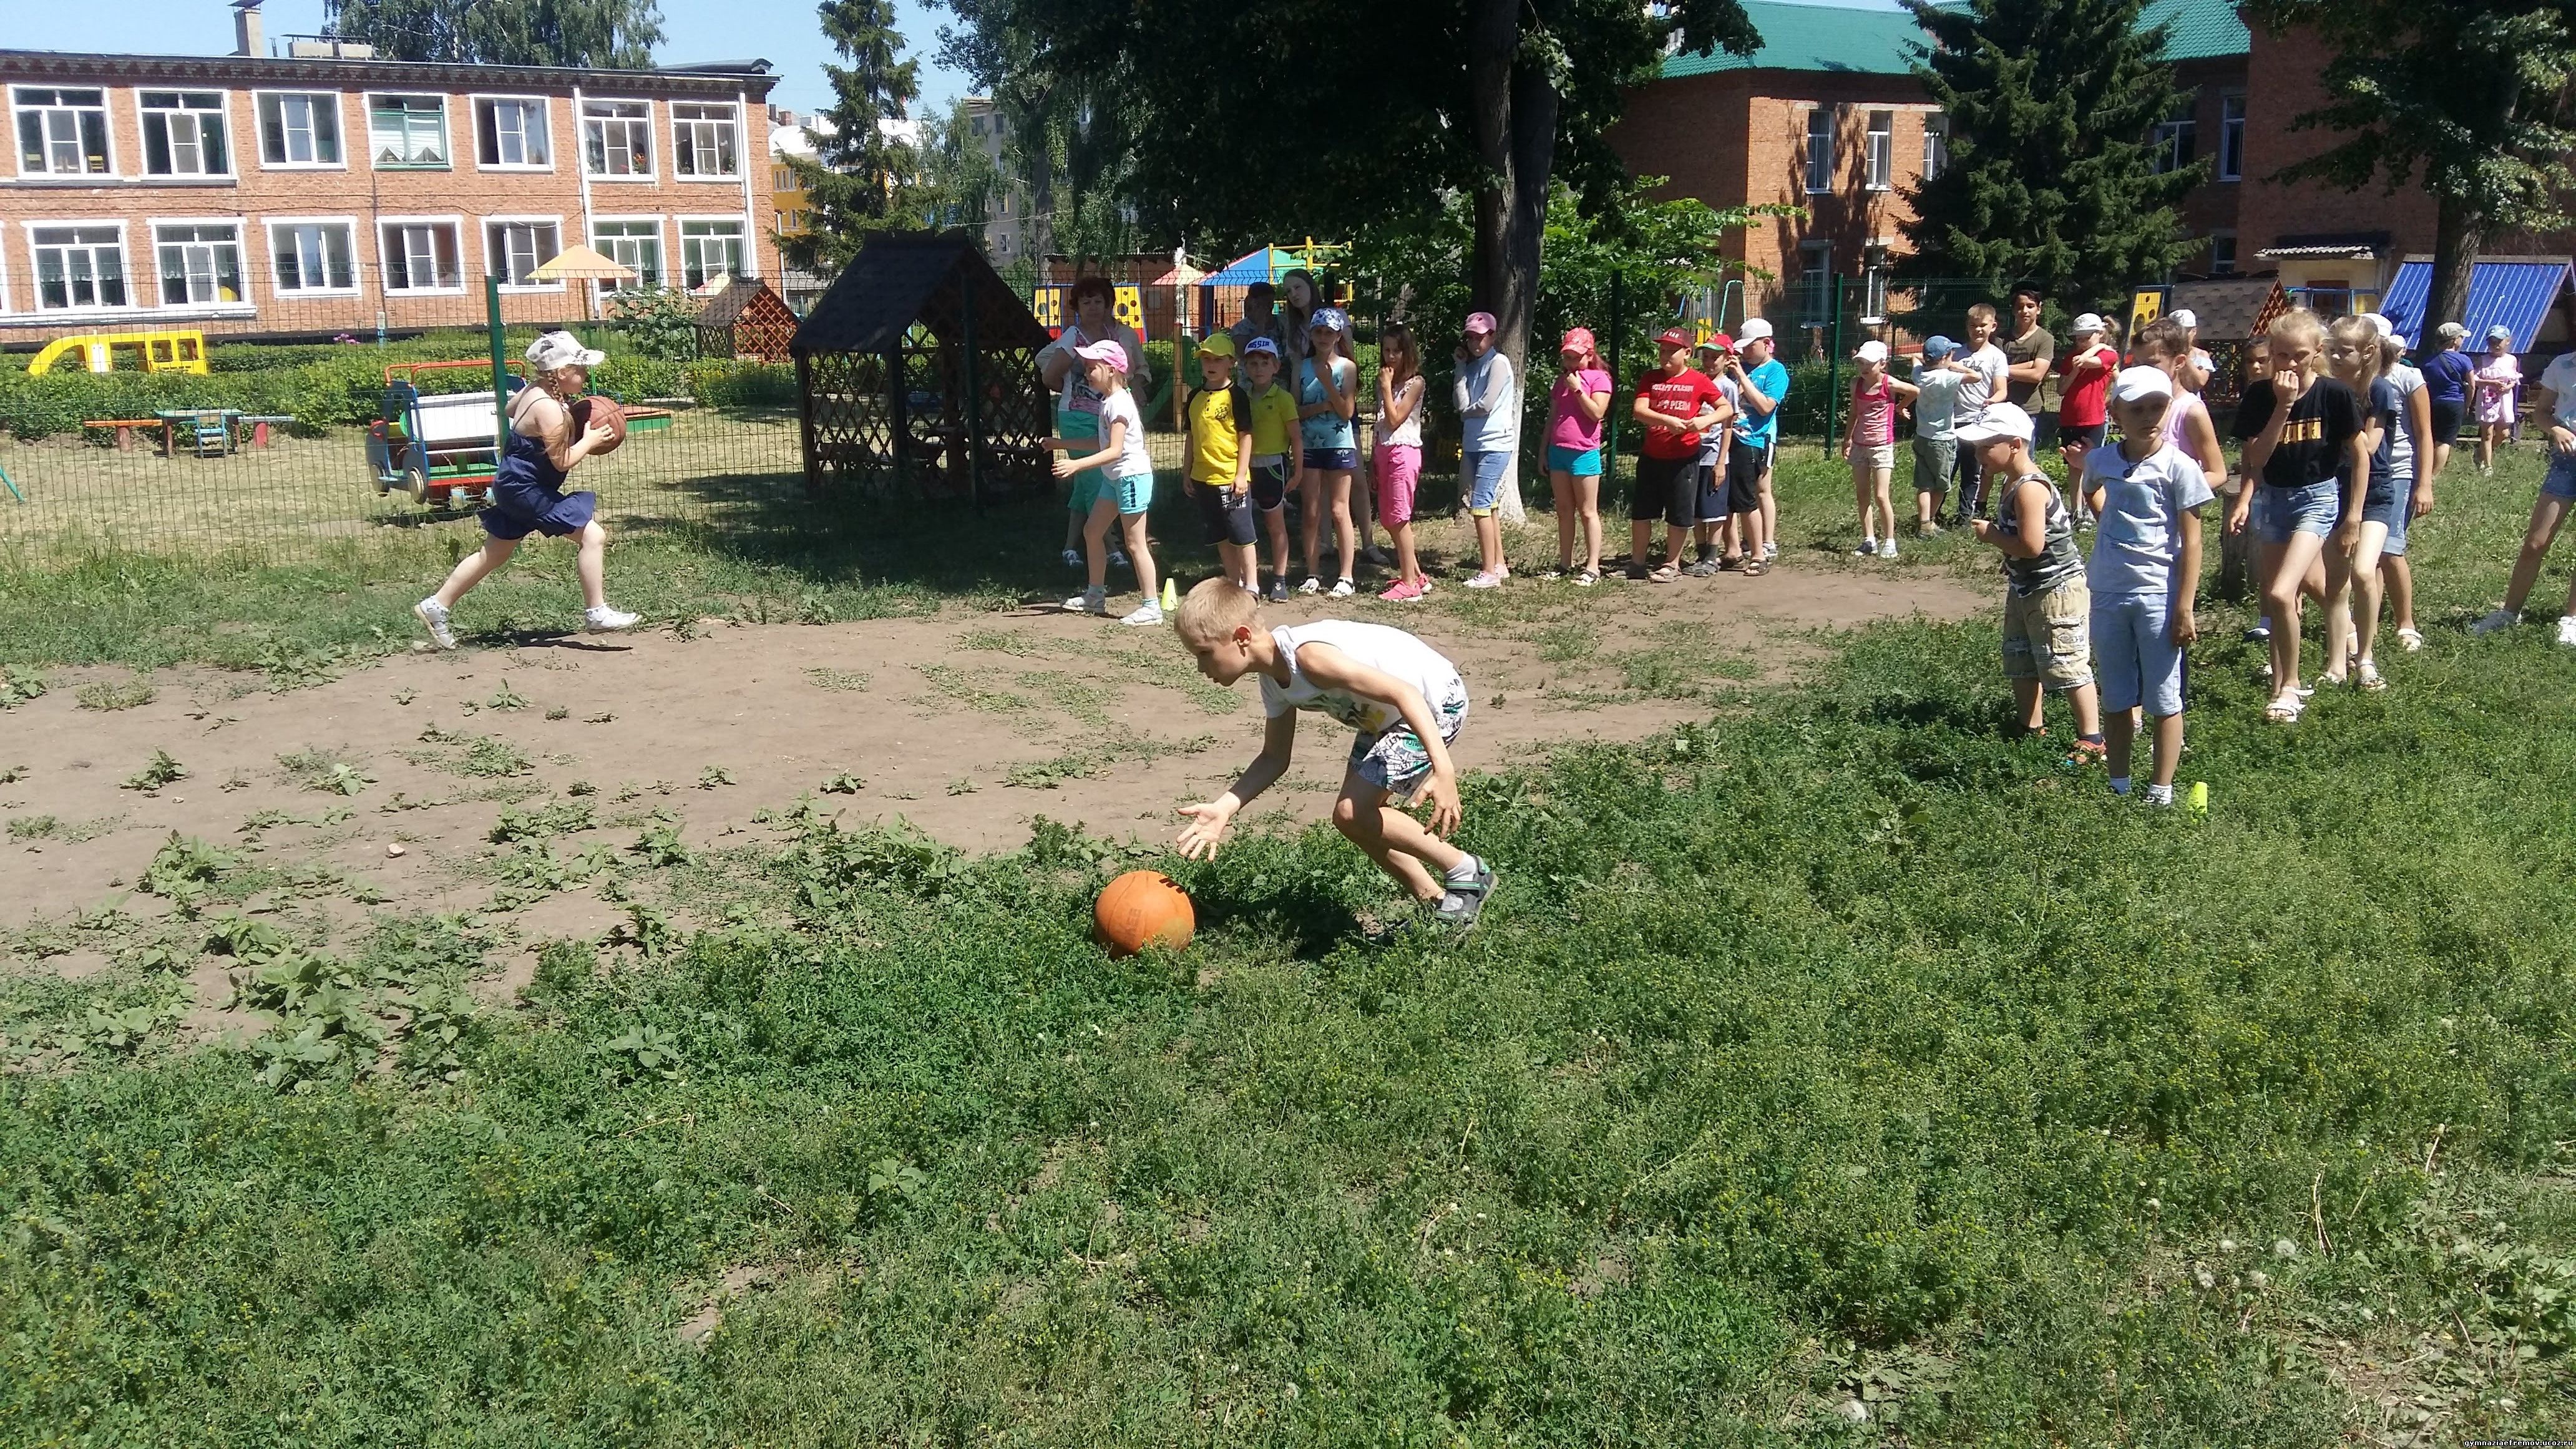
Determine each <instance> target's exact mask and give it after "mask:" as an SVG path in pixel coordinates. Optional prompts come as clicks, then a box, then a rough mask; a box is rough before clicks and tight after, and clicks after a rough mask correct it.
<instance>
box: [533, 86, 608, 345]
mask: <svg viewBox="0 0 2576 1449" xmlns="http://www.w3.org/2000/svg"><path fill="white" fill-rule="evenodd" d="M546 104H548V105H553V104H554V102H552V101H551V100H550V101H548V102H547V103H546ZM572 171H573V175H574V176H576V177H578V178H580V180H581V244H582V245H583V246H588V245H590V225H591V223H590V153H589V152H588V151H587V150H586V149H584V134H583V131H582V119H581V83H580V82H578V81H575V82H574V83H573V88H572ZM564 285H566V286H568V287H584V288H588V287H595V286H597V285H599V284H598V283H596V282H586V281H583V280H582V279H581V278H579V277H567V278H565V279H564ZM590 301H591V299H590V298H588V297H583V298H582V299H581V315H582V317H583V318H584V320H587V319H588V318H589V316H590Z"/></svg>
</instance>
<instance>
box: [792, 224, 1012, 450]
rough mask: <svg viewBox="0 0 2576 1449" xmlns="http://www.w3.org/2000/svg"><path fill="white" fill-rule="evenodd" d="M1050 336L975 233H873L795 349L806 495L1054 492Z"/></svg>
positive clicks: (814, 313)
mask: <svg viewBox="0 0 2576 1449" xmlns="http://www.w3.org/2000/svg"><path fill="white" fill-rule="evenodd" d="M1048 341H1049V339H1048V337H1047V333H1046V329H1045V328H1044V327H1041V326H1039V325H1038V320H1037V318H1036V317H1035V316H1033V315H1031V314H1030V312H1029V309H1028V305H1027V304H1026V303H1024V302H1022V301H1021V300H1020V298H1019V296H1018V295H1017V294H1016V293H1014V292H1013V291H1012V290H1011V288H1010V284H1009V283H1006V282H1004V281H1003V280H1002V278H1001V276H1000V274H998V273H996V272H995V271H994V270H993V268H992V265H991V264H990V263H989V262H986V261H985V260H984V254H983V253H982V252H981V251H979V250H978V249H977V248H976V246H975V243H974V241H973V240H972V239H971V238H970V237H969V236H968V234H967V233H965V232H962V231H946V232H888V233H884V234H881V235H878V236H875V237H871V238H870V239H869V240H868V243H867V245H866V247H865V249H863V250H862V251H861V252H860V253H859V255H858V257H857V258H856V259H855V260H853V261H852V262H851V263H850V265H849V266H848V267H847V268H846V269H844V270H843V271H842V273H841V275H840V276H839V277H838V278H837V279H835V280H834V281H833V283H832V286H831V288H830V290H828V291H826V292H825V293H824V294H823V296H822V299H821V300H820V301H818V302H816V303H815V304H814V310H813V311H812V312H811V313H809V314H808V315H807V316H806V318H805V320H804V322H803V323H802V324H801V325H800V326H798V327H797V329H796V335H795V338H794V340H793V341H792V342H790V343H789V344H788V350H789V352H790V353H791V354H792V355H793V356H794V357H795V359H796V387H797V393H798V400H799V406H800V409H801V414H802V421H803V425H804V444H805V486H806V488H807V489H808V490H809V491H812V492H816V493H819V492H821V491H822V490H823V489H825V488H826V487H857V488H862V489H867V490H869V491H885V490H887V489H889V488H892V489H900V490H902V491H905V492H909V493H913V494H916V495H919V496H925V497H956V496H960V495H963V496H970V497H974V498H977V499H982V498H985V497H988V496H991V495H994V494H997V493H1005V492H1010V491H1013V490H1019V489H1041V490H1042V489H1044V488H1046V487H1048V486H1050V477H1051V475H1050V474H1049V472H1048V468H1047V454H1046V451H1045V449H1044V448H1043V447H1042V446H1041V444H1042V443H1043V442H1044V441H1045V439H1046V436H1047V434H1048V432H1049V431H1050V427H1049V425H1050V423H1051V422H1052V421H1053V419H1052V417H1051V415H1050V413H1049V411H1048V403H1047V397H1046V392H1045V389H1044V388H1043V387H1042V386H1041V385H1040V383H1039V380H1038V364H1037V355H1038V352H1039V350H1040V349H1042V348H1044V347H1045V346H1046V345H1047V342H1048Z"/></svg>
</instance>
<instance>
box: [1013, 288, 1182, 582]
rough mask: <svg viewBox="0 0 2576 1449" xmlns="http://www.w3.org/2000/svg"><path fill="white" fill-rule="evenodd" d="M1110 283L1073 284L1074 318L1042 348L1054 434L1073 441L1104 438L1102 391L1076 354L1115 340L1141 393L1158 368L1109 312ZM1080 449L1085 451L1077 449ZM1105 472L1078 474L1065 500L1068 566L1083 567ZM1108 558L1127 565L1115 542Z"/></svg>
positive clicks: (1140, 341)
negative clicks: (1086, 528) (1085, 532)
mask: <svg viewBox="0 0 2576 1449" xmlns="http://www.w3.org/2000/svg"><path fill="white" fill-rule="evenodd" d="M1110 298H1111V293H1110V287H1109V279H1108V278H1107V277H1084V278H1082V279H1081V280H1079V281H1077V282H1075V283H1074V284H1073V320H1072V321H1071V322H1069V323H1067V324H1065V328H1064V330H1063V331H1062V332H1060V333H1058V334H1057V335H1056V339H1055V341H1053V342H1050V343H1048V344H1047V345H1046V346H1045V347H1044V348H1042V349H1040V350H1039V352H1038V377H1039V378H1040V379H1041V380H1042V381H1044V382H1045V383H1046V385H1047V387H1048V388H1049V389H1050V390H1052V391H1053V392H1054V393H1055V395H1056V399H1055V435H1056V436H1057V437H1059V438H1063V439H1065V440H1066V441H1068V442H1077V443H1090V444H1097V443H1098V442H1099V441H1100V406H1101V397H1100V394H1099V393H1097V392H1095V391H1093V390H1092V387H1091V384H1090V383H1089V382H1088V381H1086V380H1085V378H1084V375H1083V374H1084V369H1083V366H1082V363H1081V361H1080V359H1078V358H1077V357H1075V356H1074V354H1075V353H1077V352H1079V351H1081V350H1082V349H1083V348H1085V347H1088V346H1090V345H1091V344H1092V343H1094V342H1104V341H1114V342H1116V343H1117V344H1118V345H1119V347H1120V348H1121V349H1123V350H1124V351H1125V352H1126V354H1127V386H1128V389H1129V391H1131V392H1134V393H1136V394H1137V395H1138V396H1139V397H1142V396H1143V395H1144V394H1145V393H1146V391H1147V390H1148V389H1150V388H1151V387H1152V386H1153V382H1154V371H1153V369H1152V368H1150V367H1148V366H1146V364H1145V339H1143V338H1141V337H1139V336H1137V335H1136V329H1135V328H1133V327H1130V326H1128V325H1127V324H1126V323H1124V322H1121V321H1119V320H1118V319H1117V318H1115V317H1113V316H1111V315H1110V314H1109V308H1110ZM1076 451H1085V450H1082V449H1077V450H1076ZM1100 482H1101V474H1100V473H1099V471H1098V470H1096V469H1095V470H1092V471H1089V472H1084V473H1080V474H1076V475H1075V477H1074V480H1073V487H1072V493H1071V496H1070V497H1069V498H1068V499H1067V501H1066V512H1065V516H1064V566H1065V567H1066V568H1074V569H1078V568H1081V567H1082V566H1083V554H1082V547H1081V545H1082V527H1083V523H1084V522H1085V520H1087V519H1089V518H1090V517H1091V505H1092V504H1093V503H1094V502H1095V501H1097V500H1098V498H1099V493H1100ZM1109 562H1110V563H1111V564H1112V565H1113V566H1116V567H1120V568H1123V567H1125V566H1126V563H1127V555H1126V553H1125V552H1124V551H1122V550H1121V549H1119V548H1118V546H1117V545H1115V544H1112V545H1110V549H1109Z"/></svg>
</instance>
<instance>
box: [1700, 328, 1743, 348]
mask: <svg viewBox="0 0 2576 1449" xmlns="http://www.w3.org/2000/svg"><path fill="white" fill-rule="evenodd" d="M1699 347H1700V351H1702V352H1733V351H1734V350H1735V339H1734V338H1732V337H1729V336H1727V335H1726V334H1725V333H1723V332H1712V333H1710V334H1708V336H1706V337H1705V338H1702V339H1701V340H1700V344H1699Z"/></svg>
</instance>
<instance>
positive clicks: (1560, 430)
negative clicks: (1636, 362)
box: [1547, 367, 1610, 453]
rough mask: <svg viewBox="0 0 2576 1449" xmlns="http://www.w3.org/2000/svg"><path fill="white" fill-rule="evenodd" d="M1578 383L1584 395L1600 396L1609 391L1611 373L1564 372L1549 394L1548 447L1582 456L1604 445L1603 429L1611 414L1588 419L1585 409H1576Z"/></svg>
mask: <svg viewBox="0 0 2576 1449" xmlns="http://www.w3.org/2000/svg"><path fill="white" fill-rule="evenodd" d="M1578 383H1580V384H1581V385H1582V388H1583V390H1584V391H1585V392H1587V393H1590V394H1592V395H1594V396H1596V397H1597V396H1599V395H1600V394H1602V393H1605V392H1608V391H1609V390H1610V374H1608V373H1606V372H1603V371H1602V370H1601V369H1600V368H1597V367H1587V368H1585V369H1583V370H1582V371H1581V372H1570V373H1565V374H1563V375H1561V376H1559V377H1558V378H1557V380H1556V386H1555V387H1554V388H1553V389H1551V390H1550V391H1549V393H1548V418H1547V445H1548V446H1549V447H1551V448H1566V449H1570V450H1572V451H1574V452H1577V453H1582V452H1588V451H1589V450H1591V449H1594V448H1597V447H1600V446H1601V428H1602V424H1603V423H1604V422H1606V421H1607V420H1608V418H1609V414H1607V413H1604V414H1603V415H1602V416H1600V417H1597V418H1587V417H1585V416H1584V415H1583V410H1582V409H1581V408H1579V407H1576V406H1575V398H1574V389H1575V386H1576V384H1578Z"/></svg>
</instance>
